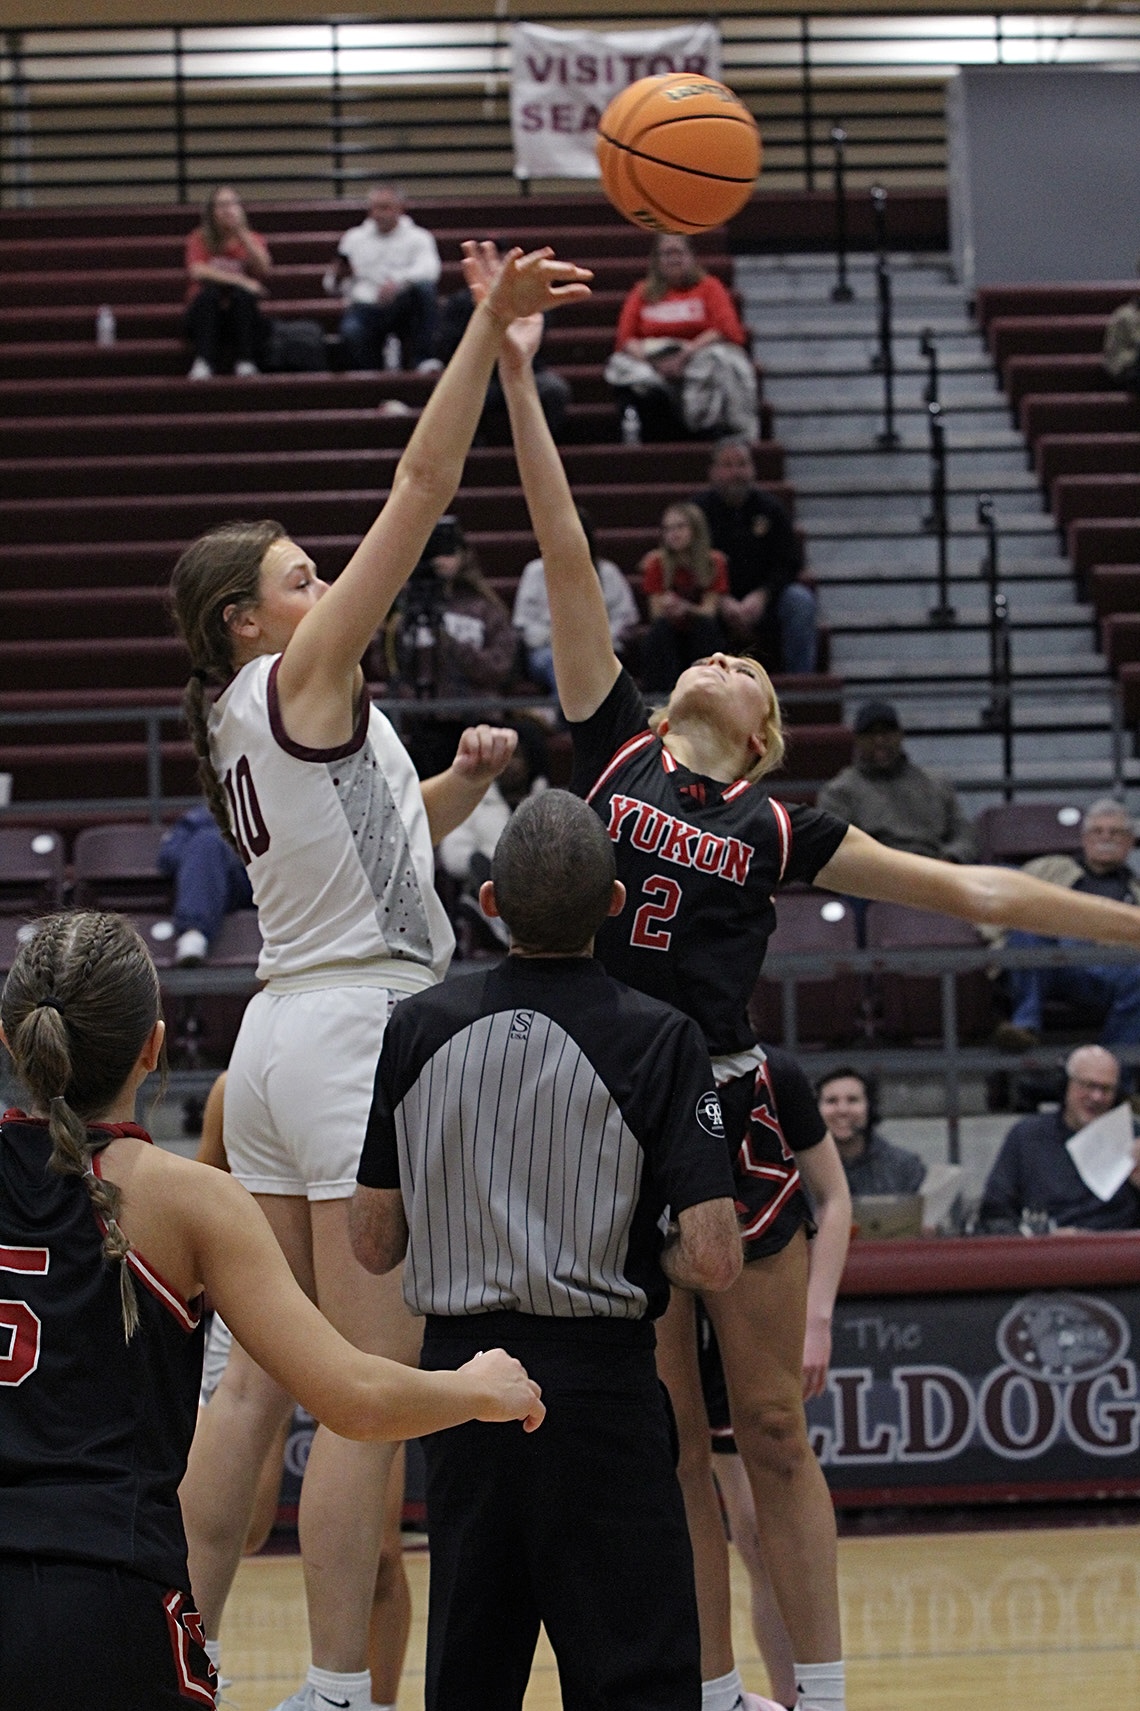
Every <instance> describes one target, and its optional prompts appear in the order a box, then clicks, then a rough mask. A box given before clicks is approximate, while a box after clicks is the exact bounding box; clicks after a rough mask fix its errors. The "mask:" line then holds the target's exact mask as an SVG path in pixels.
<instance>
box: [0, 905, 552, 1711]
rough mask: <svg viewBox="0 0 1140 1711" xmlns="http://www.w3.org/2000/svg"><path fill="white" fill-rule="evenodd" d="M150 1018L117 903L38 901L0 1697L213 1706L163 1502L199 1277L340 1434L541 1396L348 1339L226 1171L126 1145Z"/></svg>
mask: <svg viewBox="0 0 1140 1711" xmlns="http://www.w3.org/2000/svg"><path fill="white" fill-rule="evenodd" d="M164 1027H165V1025H164V1023H163V1021H162V1019H161V1015H160V1001H159V989H158V978H157V975H156V974H155V970H154V965H153V963H152V962H151V960H150V957H149V956H148V954H147V951H146V947H145V946H144V945H143V942H142V940H141V939H140V938H139V936H138V934H137V933H136V932H135V930H134V928H133V927H132V926H131V925H130V923H129V922H127V921H125V920H124V919H123V918H122V917H121V916H117V915H104V914H74V915H62V916H56V917H52V918H50V919H49V920H47V921H45V922H43V923H41V924H40V926H39V929H38V931H37V932H36V933H35V935H34V936H33V938H32V939H31V940H30V942H29V943H28V944H27V945H25V946H24V947H23V949H22V950H21V951H20V953H19V955H18V956H17V958H16V960H15V962H14V964H13V966H12V970H11V972H10V974H9V976H8V979H7V981H6V983H5V986H4V992H3V997H2V998H0V1030H2V1036H3V1038H4V1040H5V1042H6V1044H7V1045H8V1048H9V1050H10V1052H11V1054H12V1057H13V1060H14V1063H15V1066H16V1071H17V1074H18V1075H19V1076H20V1078H21V1080H22V1081H23V1082H24V1083H25V1084H26V1086H27V1089H28V1092H29V1095H30V1098H29V1104H30V1107H31V1111H30V1114H28V1115H25V1113H24V1112H23V1111H19V1110H13V1111H8V1112H6V1113H5V1114H4V1116H3V1118H2V1120H0V1274H2V1276H3V1284H4V1288H3V1295H4V1297H5V1299H4V1300H3V1301H0V1704H2V1705H4V1706H12V1707H15V1706H18V1705H19V1706H29V1707H30V1706H39V1707H43V1708H44V1711H56V1708H59V1707H63V1706H70V1705H76V1706H78V1705H82V1706H84V1707H86V1708H88V1711H163V1708H164V1707H169V1711H175V1708H176V1707H182V1711H185V1708H186V1706H187V1705H188V1704H191V1705H194V1704H196V1705H199V1706H208V1707H211V1708H212V1707H213V1704H214V1693H215V1677H214V1672H213V1670H212V1667H211V1665H210V1663H209V1661H208V1658H207V1656H206V1653H205V1651H204V1649H203V1647H202V1645H201V1638H202V1633H201V1623H200V1621H199V1619H198V1615H197V1612H196V1611H195V1609H194V1604H193V1599H192V1596H191V1592H190V1581H189V1576H188V1573H187V1565H186V1541H185V1537H184V1535H183V1531H182V1519H181V1515H180V1513H179V1506H178V1482H179V1479H180V1478H181V1476H182V1472H183V1469H184V1468H185V1465H186V1456H187V1452H188V1449H189V1445H190V1436H191V1433H192V1431H193V1429H194V1417H195V1411H196V1404H197V1399H198V1386H199V1382H200V1378H201V1370H202V1324H201V1296H202V1291H203V1289H204V1288H208V1289H209V1292H210V1295H211V1296H212V1298H213V1299H214V1300H215V1301H216V1302H217V1304H218V1307H219V1308H220V1310H221V1311H222V1312H224V1314H225V1316H226V1319H227V1321H228V1322H229V1323H230V1324H231V1325H232V1326H233V1328H234V1332H235V1335H236V1336H238V1337H240V1339H241V1341H242V1343H243V1344H244V1345H245V1346H246V1347H247V1348H248V1349H249V1350H250V1352H251V1354H252V1355H253V1356H254V1357H255V1358H256V1359H257V1360H258V1361H260V1362H261V1363H262V1364H263V1365H264V1366H265V1368H266V1369H267V1370H268V1371H269V1372H271V1373H272V1374H273V1376H274V1378H275V1379H276V1380H277V1381H278V1382H280V1383H281V1384H282V1385H283V1386H284V1387H285V1388H286V1389H288V1390H289V1391H290V1392H291V1393H293V1394H295V1395H296V1396H298V1397H299V1398H300V1399H301V1401H302V1403H303V1404H304V1406H305V1407H306V1408H308V1409H309V1410H310V1411H311V1412H312V1413H314V1414H316V1415H317V1416H318V1418H321V1419H324V1420H327V1421H328V1423H329V1424H330V1425H331V1427H332V1428H333V1430H334V1431H336V1432H338V1433H340V1434H342V1435H343V1436H344V1437H345V1438H352V1439H373V1438H386V1439H397V1438H404V1437H411V1436H419V1435H420V1434H421V1433H424V1432H434V1431H438V1430H441V1429H443V1428H445V1427H450V1426H454V1425H459V1424H462V1423H464V1422H466V1421H469V1420H472V1419H478V1420H488V1421H497V1420H498V1421H501V1420H521V1421H522V1422H523V1423H524V1425H526V1426H527V1427H529V1428H530V1429H533V1428H534V1427H535V1426H537V1425H538V1424H539V1422H540V1421H541V1418H542V1412H543V1410H542V1403H541V1401H540V1400H539V1394H538V1388H537V1386H536V1385H534V1384H533V1383H531V1381H530V1380H529V1379H528V1378H527V1377H526V1374H525V1372H524V1370H523V1368H522V1367H521V1365H520V1364H519V1362H518V1361H517V1360H514V1359H512V1358H511V1357H509V1356H508V1355H505V1354H503V1352H502V1351H501V1350H495V1351H493V1352H491V1353H490V1354H487V1355H482V1356H480V1357H478V1358H477V1359H476V1360H474V1361H471V1362H469V1363H468V1365H467V1366H466V1367H465V1368H463V1369H462V1370H460V1371H458V1372H431V1373H429V1372H420V1371H418V1370H416V1369H413V1368H409V1367H406V1366H402V1365H399V1364H397V1363H396V1362H393V1361H389V1360H383V1359H378V1358H376V1357H375V1356H372V1355H367V1354H364V1353H362V1352H361V1351H360V1350H358V1349H355V1348H353V1347H352V1345H351V1344H350V1343H347V1342H346V1341H345V1340H344V1338H343V1337H341V1336H340V1335H339V1333H338V1332H337V1331H335V1330H334V1329H333V1327H332V1326H331V1325H330V1324H329V1322H328V1320H327V1319H326V1318H324V1317H323V1316H322V1314H321V1313H320V1312H319V1311H318V1309H317V1308H316V1306H315V1305H314V1304H313V1303H312V1302H311V1301H310V1300H309V1298H308V1297H307V1296H306V1295H305V1293H304V1292H303V1290H301V1289H300V1288H299V1287H298V1284H297V1282H296V1280H295V1279H294V1277H293V1275H292V1273H291V1272H290V1270H289V1266H288V1264H287V1262H286V1260H285V1256H284V1255H283V1254H282V1252H281V1249H280V1247H279V1246H278V1244H277V1242H276V1241H275V1240H274V1238H273V1233H272V1231H271V1230H270V1228H269V1225H268V1224H267V1223H266V1221H265V1218H264V1217H263V1216H262V1214H261V1212H260V1211H259V1210H258V1208H257V1205H256V1203H255V1202H254V1201H253V1199H252V1198H251V1197H250V1196H249V1194H248V1193H247V1192H246V1190H245V1189H244V1188H242V1187H240V1186H239V1185H238V1184H237V1183H236V1182H234V1181H233V1180H232V1178H230V1177H228V1176H226V1175H225V1174H224V1173H223V1172H221V1171H217V1170H211V1169H209V1167H208V1166H205V1165H200V1164H196V1163H192V1162H191V1161H190V1160H187V1159H182V1158H179V1157H177V1156H176V1155H173V1154H170V1153H164V1152H161V1151H160V1150H159V1149H158V1148H157V1147H154V1146H151V1145H150V1143H149V1137H148V1136H147V1134H146V1132H145V1130H143V1129H141V1128H139V1127H138V1126H137V1125H136V1123H135V1122H134V1114H135V1099H136V1095H137V1092H138V1089H139V1087H140V1085H141V1083H142V1081H143V1080H144V1079H145V1077H146V1076H147V1075H148V1074H149V1073H150V1072H151V1071H152V1070H153V1069H155V1067H156V1066H157V1065H158V1063H159V1061H160V1059H161V1056H162V1048H163V1034H164ZM108 1262H111V1263H108ZM116 1273H117V1275H116Z"/></svg>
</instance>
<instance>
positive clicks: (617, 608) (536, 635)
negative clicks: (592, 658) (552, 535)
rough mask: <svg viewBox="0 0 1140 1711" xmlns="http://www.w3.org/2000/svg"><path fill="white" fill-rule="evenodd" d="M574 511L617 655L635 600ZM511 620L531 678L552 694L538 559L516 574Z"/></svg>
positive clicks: (546, 603)
mask: <svg viewBox="0 0 1140 1711" xmlns="http://www.w3.org/2000/svg"><path fill="white" fill-rule="evenodd" d="M577 510H578V519H579V521H580V522H581V524H582V528H583V530H584V531H585V535H586V542H587V545H588V546H589V549H590V557H591V558H592V559H593V561H594V569H595V570H596V571H597V573H598V580H599V582H600V583H601V585H602V594H603V596H604V598H605V602H606V616H607V617H608V618H609V621H610V637H611V639H612V641H613V645H614V652H615V653H616V654H617V655H618V656H619V658H620V656H621V652H622V643H623V641H624V640H625V638H626V636H628V635H629V632H630V631H631V630H632V629H633V628H634V626H635V625H636V623H637V601H636V600H635V599H634V597H633V589H632V588H631V587H630V586H629V580H628V578H627V577H625V576H623V575H622V573H621V571H620V570H619V569H618V567H617V565H616V564H614V562H613V560H612V559H608V558H599V557H598V550H597V546H596V544H595V541H594V525H593V523H592V522H591V520H590V518H589V516H588V515H587V513H586V512H585V511H583V510H582V507H581V506H578V507H577ZM511 622H512V623H513V625H514V627H515V629H516V630H518V632H519V633H520V635H521V636H522V639H523V646H524V647H525V648H526V662H527V670H528V671H529V673H530V675H531V677H533V678H534V681H535V682H536V683H541V684H542V686H543V688H544V689H548V690H549V691H550V693H551V694H552V695H553V694H554V656H553V654H552V653H551V649H550V600H549V598H548V597H547V593H546V572H545V570H544V569H543V564H542V560H541V559H540V558H532V559H531V561H530V563H529V564H528V565H527V566H526V567H525V569H524V570H523V573H522V575H521V576H520V577H519V585H518V588H517V590H516V591H515V607H514V611H513V613H512V614H511Z"/></svg>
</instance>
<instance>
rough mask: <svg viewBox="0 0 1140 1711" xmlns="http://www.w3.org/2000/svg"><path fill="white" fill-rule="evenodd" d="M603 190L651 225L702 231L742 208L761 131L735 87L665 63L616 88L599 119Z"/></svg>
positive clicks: (637, 220) (755, 170)
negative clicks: (659, 70)
mask: <svg viewBox="0 0 1140 1711" xmlns="http://www.w3.org/2000/svg"><path fill="white" fill-rule="evenodd" d="M597 146H598V164H599V165H600V166H601V169H602V185H603V187H604V189H605V192H606V195H607V196H608V197H609V199H610V201H611V202H612V203H613V205H614V207H615V208H616V209H617V210H618V212H619V214H624V215H625V217H626V219H627V220H632V221H633V224H634V225H635V226H645V227H647V228H648V229H649V231H651V232H704V231H707V230H708V228H709V227H710V226H719V225H720V224H721V223H722V222H723V221H724V220H727V219H730V218H731V216H732V215H733V214H735V213H737V212H738V211H739V209H741V208H743V206H744V204H745V203H746V202H747V200H748V198H749V196H750V195H751V194H752V186H753V185H754V184H755V182H756V179H757V176H758V174H759V172H760V159H761V146H760V132H759V131H758V130H757V128H756V121H755V119H754V118H753V117H752V114H751V113H750V112H749V111H748V108H747V107H746V106H745V105H744V103H743V101H742V100H741V99H740V97H739V96H738V95H734V94H733V92H732V90H731V89H726V88H725V86H724V84H723V83H717V82H716V81H715V79H713V78H711V77H702V76H700V75H699V74H698V73H695V72H687V71H670V72H667V73H666V74H665V75H664V76H663V77H643V78H642V79H641V80H640V82H638V83H631V84H630V86H629V88H628V89H623V90H622V91H621V93H620V94H618V95H615V96H614V98H613V100H612V101H611V102H610V104H609V106H608V107H607V108H606V110H605V112H604V113H603V114H602V117H601V119H600V121H599V123H598V145H597Z"/></svg>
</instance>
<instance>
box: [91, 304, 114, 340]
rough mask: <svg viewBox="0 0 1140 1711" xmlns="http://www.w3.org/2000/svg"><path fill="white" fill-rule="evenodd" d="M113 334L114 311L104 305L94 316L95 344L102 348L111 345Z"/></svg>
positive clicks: (108, 305)
mask: <svg viewBox="0 0 1140 1711" xmlns="http://www.w3.org/2000/svg"><path fill="white" fill-rule="evenodd" d="M115 332H116V328H115V311H114V310H113V309H112V307H111V305H110V304H109V303H104V304H103V305H102V306H101V307H100V308H99V309H98V310H97V311H96V315H95V343H96V344H97V345H104V346H106V345H113V344H114V342H115Z"/></svg>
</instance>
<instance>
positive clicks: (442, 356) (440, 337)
mask: <svg viewBox="0 0 1140 1711" xmlns="http://www.w3.org/2000/svg"><path fill="white" fill-rule="evenodd" d="M492 241H493V242H495V244H496V247H497V249H498V251H499V254H500V255H502V254H504V253H505V251H506V250H507V249H509V248H510V245H509V244H504V243H501V242H499V241H498V240H497V239H495V240H492ZM474 310H475V299H474V298H473V297H472V295H471V292H470V290H469V289H468V287H467V286H466V285H464V286H463V287H462V288H461V289H460V290H459V291H453V292H452V293H451V296H450V297H445V298H444V300H443V306H442V309H441V310H440V314H439V324H438V327H437V329H436V334H435V343H434V345H433V347H432V351H433V355H434V356H435V358H436V360H437V361H438V362H439V364H440V367H442V366H443V365H444V364H445V363H448V362H450V361H451V359H452V357H453V356H454V355H455V353H456V351H457V350H458V348H459V341H460V339H461V338H462V337H463V334H464V331H465V329H466V327H467V323H468V321H469V320H470V319H471V316H472V314H473V313H474ZM534 383H535V386H536V387H537V389H538V398H539V403H540V404H541V405H542V413H543V415H544V416H545V417H546V420H547V422H548V423H549V424H550V432H551V434H552V435H553V436H554V438H555V439H556V440H561V439H562V436H563V433H564V431H565V427H566V409H567V406H568V405H569V403H570V383H569V381H567V380H565V379H564V378H563V377H562V375H560V374H556V373H555V372H554V370H553V369H552V368H547V367H546V364H545V363H544V362H543V360H542V356H541V354H539V355H538V356H536V358H535V363H534ZM488 437H490V438H493V439H495V440H496V441H497V440H500V439H501V440H502V441H503V443H504V444H509V443H510V437H511V432H510V424H509V422H508V421H507V403H506V399H505V398H504V397H503V387H502V382H501V381H500V379H499V375H498V370H496V371H495V373H494V374H492V376H491V378H490V380H489V381H488V383H487V397H486V401H485V403H484V405H483V414H482V416H481V418H480V421H479V433H478V435H477V436H476V443H477V444H478V443H479V441H480V440H481V439H485V438H488Z"/></svg>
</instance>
